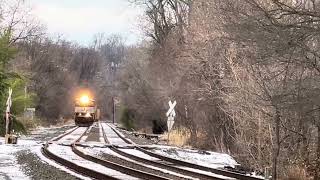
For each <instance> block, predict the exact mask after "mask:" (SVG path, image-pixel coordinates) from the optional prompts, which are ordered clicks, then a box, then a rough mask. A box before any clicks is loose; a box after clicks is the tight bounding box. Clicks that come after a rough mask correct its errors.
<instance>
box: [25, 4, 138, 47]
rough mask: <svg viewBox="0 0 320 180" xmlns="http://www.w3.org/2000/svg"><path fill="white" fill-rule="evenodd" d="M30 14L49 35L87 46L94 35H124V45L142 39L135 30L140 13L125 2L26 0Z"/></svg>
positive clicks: (135, 7)
mask: <svg viewBox="0 0 320 180" xmlns="http://www.w3.org/2000/svg"><path fill="white" fill-rule="evenodd" d="M29 1H30V6H31V8H32V13H33V14H34V15H35V16H36V17H37V18H38V19H39V20H40V21H41V22H42V23H44V24H45V25H46V27H47V31H48V33H49V34H51V35H53V36H54V35H58V34H63V37H65V38H66V39H68V40H71V41H76V42H78V43H79V44H81V45H89V44H90V43H91V42H92V40H93V36H94V35H95V34H97V33H104V34H106V35H111V34H119V35H122V36H124V38H125V39H126V43H127V44H134V43H137V42H138V41H140V40H142V38H143V35H142V33H141V32H140V30H139V28H138V24H139V18H141V16H142V14H143V10H142V9H141V8H139V7H137V6H134V5H132V4H130V3H129V2H128V0H29Z"/></svg>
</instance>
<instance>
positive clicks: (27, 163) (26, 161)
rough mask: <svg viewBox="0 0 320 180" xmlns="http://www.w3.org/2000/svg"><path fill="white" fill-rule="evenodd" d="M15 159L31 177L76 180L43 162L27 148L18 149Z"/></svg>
mask: <svg viewBox="0 0 320 180" xmlns="http://www.w3.org/2000/svg"><path fill="white" fill-rule="evenodd" d="M16 155H17V161H18V163H19V164H21V165H22V169H23V171H24V172H25V173H26V174H27V175H28V176H29V177H30V178H31V179H46V180H61V179H64V180H77V179H79V178H77V177H74V176H72V175H70V174H68V173H66V172H65V171H62V170H60V169H58V168H55V167H52V166H50V165H49V164H47V163H44V162H43V161H42V160H41V159H40V158H39V157H38V156H37V155H35V154H33V153H31V152H30V151H28V150H24V151H20V152H18V153H17V154H16Z"/></svg>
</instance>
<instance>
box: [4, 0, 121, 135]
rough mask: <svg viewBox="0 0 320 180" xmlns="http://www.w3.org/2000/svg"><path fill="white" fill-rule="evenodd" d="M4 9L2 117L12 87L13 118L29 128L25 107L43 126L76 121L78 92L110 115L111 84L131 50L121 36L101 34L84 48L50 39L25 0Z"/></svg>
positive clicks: (6, 4)
mask: <svg viewBox="0 0 320 180" xmlns="http://www.w3.org/2000/svg"><path fill="white" fill-rule="evenodd" d="M0 6H1V7H0V9H1V10H2V11H1V13H2V14H1V17H2V19H1V21H0V30H1V31H0V65H1V67H0V104H1V108H0V113H1V114H4V111H5V103H6V99H7V96H8V94H7V93H8V88H9V87H11V88H13V107H12V113H13V115H14V116H15V117H18V120H20V121H21V122H23V123H25V122H26V119H25V117H24V116H23V113H24V111H25V108H29V107H33V108H35V109H36V116H37V117H38V118H39V119H41V120H42V122H46V123H50V124H51V123H56V122H61V120H62V119H63V118H64V119H68V118H69V119H70V118H72V117H73V111H74V110H73V103H74V98H75V93H76V92H77V90H78V89H79V88H89V89H91V90H92V91H94V93H95V94H97V96H96V101H97V103H98V105H99V107H100V108H102V113H103V116H104V117H109V116H111V113H112V108H110V107H112V98H111V97H112V93H114V92H113V91H112V90H113V89H112V87H113V83H112V82H113V81H112V79H115V75H114V74H115V71H116V69H115V67H118V66H119V64H120V62H121V61H122V60H123V58H124V56H125V55H124V53H125V51H126V46H125V44H124V42H125V41H124V39H123V38H122V37H120V36H118V35H110V36H106V35H104V34H103V33H97V34H96V35H95V36H94V37H93V38H92V43H91V44H89V45H88V46H83V45H79V44H77V43H74V42H70V41H68V40H66V39H65V38H63V36H56V37H53V36H52V35H51V36H50V35H48V34H47V33H46V29H45V28H44V25H43V24H42V23H41V22H39V21H38V20H37V19H36V17H34V16H32V13H30V11H31V10H29V9H28V6H27V5H26V2H24V1H23V0H15V1H3V2H1V4H0ZM17 122H18V121H17ZM2 123H3V121H1V123H0V124H2ZM30 123H35V122H30ZM0 129H1V130H0V134H2V133H1V132H2V131H3V126H1V128H0Z"/></svg>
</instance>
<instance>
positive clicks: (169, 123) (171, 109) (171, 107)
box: [166, 100, 177, 131]
mask: <svg viewBox="0 0 320 180" xmlns="http://www.w3.org/2000/svg"><path fill="white" fill-rule="evenodd" d="M176 105H177V101H174V102H173V103H172V102H171V100H170V101H169V110H168V111H167V113H166V115H167V117H168V121H167V126H168V131H170V130H171V129H172V126H173V124H174V118H175V116H176V112H175V110H174V107H175V106H176Z"/></svg>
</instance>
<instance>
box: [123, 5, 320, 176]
mask: <svg viewBox="0 0 320 180" xmlns="http://www.w3.org/2000/svg"><path fill="white" fill-rule="evenodd" d="M133 3H135V4H137V5H141V6H144V8H145V9H146V11H145V19H146V20H147V22H148V23H147V24H148V25H147V26H146V27H151V28H144V30H145V32H146V34H147V35H149V37H150V38H151V39H152V40H151V44H149V45H148V46H146V45H144V46H141V47H136V48H132V49H130V51H129V52H128V57H129V58H127V59H126V60H127V61H125V62H124V63H123V68H122V70H121V72H120V75H119V77H120V79H121V81H120V82H121V86H120V87H121V88H120V89H121V92H122V94H121V98H122V101H123V103H124V104H125V105H126V106H127V107H128V108H130V109H131V111H130V112H131V113H134V116H131V117H132V119H133V120H131V121H135V123H134V124H135V125H136V126H137V127H136V128H143V127H145V125H146V124H149V126H150V127H151V126H152V122H154V121H159V122H162V123H165V121H166V117H165V112H166V110H167V108H168V104H167V103H168V100H177V102H178V105H177V113H178V115H177V119H176V124H175V125H174V128H182V127H183V128H187V129H188V131H190V133H191V139H190V144H192V145H193V146H196V147H200V148H204V149H211V150H216V151H220V152H230V153H231V154H232V155H234V156H236V159H237V160H238V161H239V162H240V163H241V164H242V165H245V166H248V167H252V168H254V169H257V170H260V171H264V170H265V168H266V169H267V170H269V171H271V172H272V176H273V178H274V179H280V178H289V177H290V176H294V177H295V178H297V177H298V175H300V176H301V177H300V178H301V179H307V178H310V177H314V179H320V108H319V107H320V101H319V100H320V91H319V88H320V83H319V80H320V78H319V77H320V76H319V75H320V71H319V70H320V67H319V65H320V62H319V60H320V59H319V57H320V56H319V55H320V54H319V53H320V52H319V45H320V44H319V40H320V33H319V28H320V27H319V19H320V14H319V10H320V9H319V7H320V2H319V1H317V0H295V1H293V0H223V1H220V0H212V1H206V0H135V1H133Z"/></svg>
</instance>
